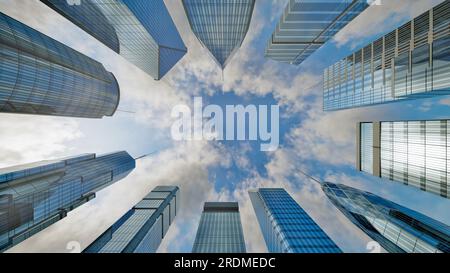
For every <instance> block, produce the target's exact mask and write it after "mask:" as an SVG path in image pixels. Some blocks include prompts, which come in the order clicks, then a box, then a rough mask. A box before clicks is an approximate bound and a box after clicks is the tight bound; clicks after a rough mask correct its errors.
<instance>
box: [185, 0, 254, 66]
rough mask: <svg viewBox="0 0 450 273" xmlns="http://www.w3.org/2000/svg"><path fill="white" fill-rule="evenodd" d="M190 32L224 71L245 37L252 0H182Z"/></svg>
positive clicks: (248, 25) (249, 19)
mask: <svg viewBox="0 0 450 273" xmlns="http://www.w3.org/2000/svg"><path fill="white" fill-rule="evenodd" d="M182 1H183V6H184V9H185V11H186V15H187V17H188V20H189V24H190V25H191V28H192V31H193V32H194V34H195V36H197V38H198V39H199V41H200V43H201V44H202V45H203V46H204V47H206V48H207V49H208V50H209V52H210V53H211V55H212V57H213V59H214V61H215V62H216V63H217V64H218V65H219V66H220V68H222V69H224V68H225V67H226V66H227V64H228V63H229V62H230V60H231V59H232V58H233V55H234V54H235V53H236V52H237V51H238V50H239V48H240V47H241V45H242V42H243V41H244V39H245V36H246V35H247V32H248V29H249V27H250V22H251V19H252V15H253V9H254V7H255V2H256V1H255V0H225V1H224V0H182Z"/></svg>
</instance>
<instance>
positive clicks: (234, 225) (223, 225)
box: [192, 202, 245, 253]
mask: <svg viewBox="0 0 450 273" xmlns="http://www.w3.org/2000/svg"><path fill="white" fill-rule="evenodd" d="M192 252H193V253H245V241H244V233H243V231H242V224H241V217H240V213H239V204H238V203H234V202H220V203H219V202H206V203H205V206H204V208H203V213H202V217H201V219H200V224H199V226H198V230H197V236H195V242H194V247H193V249H192Z"/></svg>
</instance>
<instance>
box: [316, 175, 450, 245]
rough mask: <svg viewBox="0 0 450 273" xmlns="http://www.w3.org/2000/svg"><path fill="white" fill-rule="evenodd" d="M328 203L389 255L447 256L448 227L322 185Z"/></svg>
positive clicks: (355, 191)
mask: <svg viewBox="0 0 450 273" xmlns="http://www.w3.org/2000/svg"><path fill="white" fill-rule="evenodd" d="M322 189H323V191H324V192H325V194H326V195H327V197H328V198H329V199H330V201H331V202H332V203H333V204H334V205H335V206H336V207H337V208H338V209H339V210H340V211H341V212H342V213H343V214H344V215H345V216H346V217H347V218H348V219H349V220H350V221H351V222H352V223H354V224H355V225H356V226H357V227H359V228H360V229H361V230H362V231H364V232H365V233H366V234H367V235H368V236H369V237H370V238H372V239H373V240H375V241H377V242H378V243H379V244H380V245H381V246H382V247H383V248H384V249H385V250H386V251H388V252H391V253H404V252H407V253H442V252H444V253H449V252H450V226H448V225H445V224H443V223H441V222H438V221H436V220H434V219H431V218H430V217H427V216H425V215H423V214H421V213H418V212H416V211H413V210H410V209H408V208H405V207H403V206H400V205H398V204H396V203H393V202H391V201H389V200H386V199H384V198H381V197H379V196H377V195H374V194H371V193H369V192H364V191H360V190H358V189H355V188H351V187H348V186H345V185H342V184H333V183H328V182H325V183H323V184H322Z"/></svg>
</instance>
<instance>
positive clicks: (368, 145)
mask: <svg viewBox="0 0 450 273" xmlns="http://www.w3.org/2000/svg"><path fill="white" fill-rule="evenodd" d="M356 142H357V147H358V148H357V160H356V164H357V166H356V168H357V169H358V170H359V171H363V172H366V173H370V174H372V175H374V176H378V177H381V178H385V179H388V180H392V181H397V182H400V183H403V184H404V185H408V186H413V187H416V188H419V189H421V190H423V191H427V192H430V193H433V194H437V195H440V196H442V197H445V198H450V183H449V181H450V121H449V120H431V121H397V122H395V121H394V122H371V123H359V124H358V126H357V138H356Z"/></svg>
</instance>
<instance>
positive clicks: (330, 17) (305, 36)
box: [265, 0, 369, 65]
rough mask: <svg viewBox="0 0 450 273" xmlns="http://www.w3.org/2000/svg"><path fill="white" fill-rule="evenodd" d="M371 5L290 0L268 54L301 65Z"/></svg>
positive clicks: (364, 0)
mask: <svg viewBox="0 0 450 273" xmlns="http://www.w3.org/2000/svg"><path fill="white" fill-rule="evenodd" d="M368 6H369V5H368V4H367V0H313V1H311V0H289V2H288V4H287V5H286V8H285V9H284V12H283V14H282V15H281V19H280V21H279V23H278V24H277V26H276V29H275V31H274V32H273V34H272V36H271V38H270V40H269V42H268V44H267V47H266V51H265V56H266V57H268V58H271V59H273V60H276V61H279V62H283V63H289V64H294V65H299V64H301V63H302V62H303V61H305V60H306V59H307V58H308V57H309V56H310V55H311V54H313V53H314V52H315V51H316V50H317V49H319V48H320V47H321V46H322V45H323V44H325V43H326V42H327V41H328V40H330V39H331V38H333V37H334V35H336V33H338V32H339V31H340V30H341V29H342V28H344V27H345V26H346V25H347V24H348V23H349V22H351V21H352V20H353V19H354V18H355V17H356V16H358V15H359V14H360V13H361V12H363V11H364V10H365V9H366V8H367V7H368Z"/></svg>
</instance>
